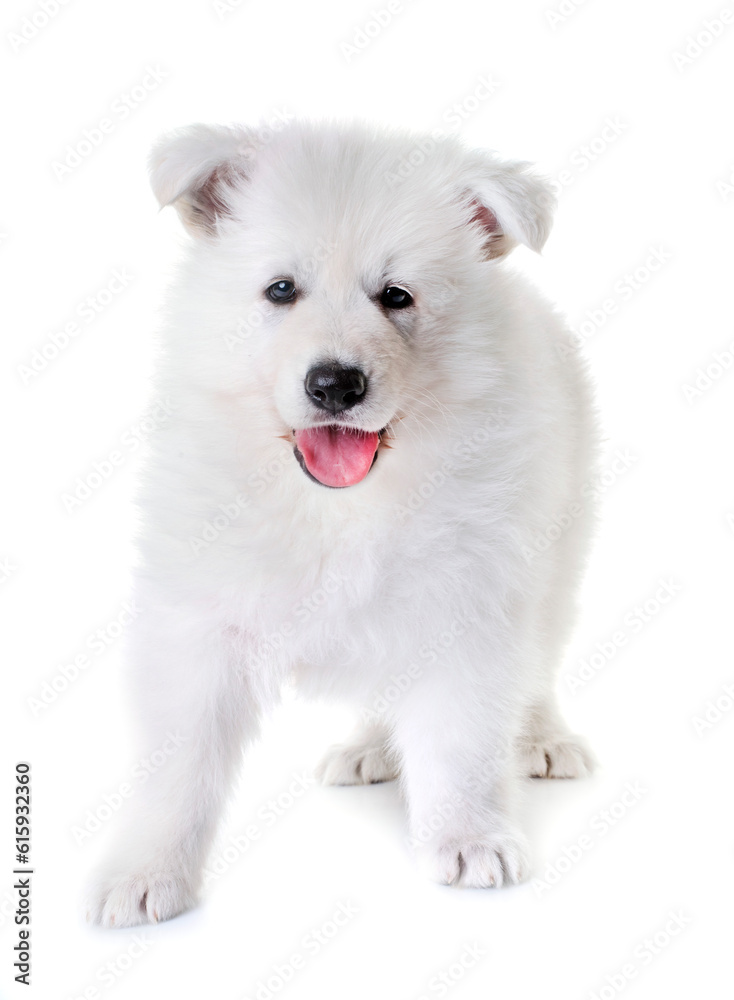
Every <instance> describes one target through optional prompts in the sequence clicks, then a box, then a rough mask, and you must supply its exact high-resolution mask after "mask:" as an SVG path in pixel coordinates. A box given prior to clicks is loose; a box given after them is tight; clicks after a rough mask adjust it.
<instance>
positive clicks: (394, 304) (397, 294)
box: [380, 285, 413, 309]
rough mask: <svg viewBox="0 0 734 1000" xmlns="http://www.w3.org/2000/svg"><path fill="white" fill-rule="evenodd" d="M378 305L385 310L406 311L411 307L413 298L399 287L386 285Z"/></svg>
mask: <svg viewBox="0 0 734 1000" xmlns="http://www.w3.org/2000/svg"><path fill="white" fill-rule="evenodd" d="M380 304H381V305H383V306H384V307H385V308H386V309H406V308H407V307H408V306H412V305H413V296H412V295H411V294H410V292H406V291H405V289H404V288H400V286H399V285H388V286H387V288H385V289H384V290H383V292H382V295H381V296H380Z"/></svg>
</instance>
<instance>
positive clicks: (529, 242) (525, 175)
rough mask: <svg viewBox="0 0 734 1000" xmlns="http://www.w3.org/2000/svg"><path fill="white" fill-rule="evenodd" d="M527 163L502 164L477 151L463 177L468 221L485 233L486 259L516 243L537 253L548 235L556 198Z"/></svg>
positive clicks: (506, 251) (505, 251)
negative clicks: (465, 188) (465, 181)
mask: <svg viewBox="0 0 734 1000" xmlns="http://www.w3.org/2000/svg"><path fill="white" fill-rule="evenodd" d="M530 167H531V164H529V163H521V162H509V163H503V162H502V161H501V160H496V159H494V157H493V156H492V155H491V154H477V155H476V156H475V157H474V159H473V163H472V165H471V171H470V174H469V177H468V178H467V180H468V184H467V190H468V195H469V211H470V221H471V222H474V223H478V224H479V225H480V226H481V228H482V230H483V231H484V233H485V234H486V243H485V255H486V257H487V259H490V258H493V257H502V256H503V255H504V254H506V253H509V251H510V250H512V248H513V247H514V246H516V245H517V244H518V243H522V244H523V245H524V246H526V247H530V249H531V250H535V251H537V252H540V250H542V248H543V244H544V243H545V241H546V239H547V238H548V234H549V232H550V229H551V225H552V221H553V210H554V208H555V204H556V199H555V195H554V194H553V191H552V189H551V186H550V184H549V183H548V182H547V181H545V180H543V179H542V178H541V177H538V176H536V175H534V174H532V173H530V171H529V168H530Z"/></svg>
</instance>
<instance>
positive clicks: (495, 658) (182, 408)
mask: <svg viewBox="0 0 734 1000" xmlns="http://www.w3.org/2000/svg"><path fill="white" fill-rule="evenodd" d="M152 183H153V188H154V191H155V193H156V195H157V197H158V199H159V201H160V203H161V205H162V206H164V205H174V206H175V207H176V209H177V210H178V212H179V214H180V216H181V218H182V220H183V222H184V224H185V225H186V227H187V228H188V229H189V230H190V232H191V235H192V237H193V239H192V240H191V243H190V250H189V252H188V256H187V257H186V259H185V260H184V261H183V264H182V266H181V268H180V275H179V279H178V281H177V283H176V285H175V287H174V289H173V292H172V294H171V296H170V300H169V316H168V322H167V326H166V329H165V331H164V337H163V350H162V358H161V364H160V370H159V373H158V392H159V393H160V395H161V397H163V398H168V400H169V403H170V406H171V408H172V411H173V416H172V418H171V419H170V420H169V421H168V422H167V423H166V424H165V426H164V427H163V428H162V429H161V430H160V431H159V432H158V433H157V435H156V437H155V441H154V443H153V445H152V455H151V457H150V459H149V462H148V466H147V470H146V476H145V480H144V484H143V488H142V495H141V507H142V513H143V528H142V533H141V538H140V547H141V554H142V558H141V568H140V570H139V571H138V577H137V583H136V597H137V601H138V603H139V605H140V606H141V607H142V609H143V613H142V614H141V616H140V618H139V619H138V621H137V623H136V624H135V625H134V626H133V627H134V629H135V631H134V633H133V636H132V640H131V647H132V648H131V662H132V667H133V677H134V682H135V687H136V695H137V700H138V709H139V715H140V720H141V722H142V724H143V728H144V742H145V746H144V751H145V752H146V753H151V752H152V751H154V750H155V749H156V748H157V747H160V746H161V745H163V744H164V743H166V741H167V739H168V738H169V737H168V736H167V734H171V733H175V734H178V737H177V742H178V743H180V746H179V748H178V749H177V751H176V752H175V754H174V755H173V756H171V757H170V759H168V760H167V762H166V763H165V764H164V765H162V766H161V767H160V768H159V769H158V770H157V771H156V772H155V773H154V774H153V775H152V776H151V778H150V780H148V782H147V783H146V784H145V786H143V788H141V790H140V791H139V792H138V793H137V795H136V797H135V799H134V800H131V802H130V816H129V817H128V823H127V826H126V827H125V829H124V830H122V831H121V836H120V843H119V846H118V848H117V850H116V851H115V852H114V853H113V855H112V858H111V861H110V864H109V865H108V866H107V867H106V868H105V869H104V871H103V872H101V873H100V874H99V875H98V876H97V878H96V880H95V883H94V887H93V889H92V892H91V895H90V903H89V907H88V911H89V917H90V919H92V920H95V921H98V922H101V923H102V924H105V925H108V926H110V925H115V926H126V925H131V924H136V923H139V922H142V921H146V920H151V921H154V920H165V919H166V918H169V917H172V916H174V915H175V914H177V913H180V912H181V911H182V910H184V909H186V908H187V907H190V906H192V905H193V903H194V902H195V899H196V895H197V890H198V888H199V883H200V879H201V871H202V867H203V865H204V863H205V860H206V856H207V852H208V850H209V849H210V847H211V844H212V840H213V836H214V834H215V830H216V826H217V822H218V819H219V817H220V814H221V811H222V807H223V805H224V802H225V798H226V796H227V794H228V791H229V789H230V786H231V785H232V782H233V778H234V777H235V774H236V772H237V766H238V761H239V759H240V754H241V752H242V749H243V746H244V745H246V744H247V743H248V742H249V741H251V740H253V739H254V738H255V737H256V736H257V733H258V720H259V718H260V716H261V713H262V711H263V709H264V708H267V707H270V706H271V705H272V704H274V702H275V701H276V699H277V698H278V692H279V689H280V688H281V686H282V683H283V681H284V680H285V679H286V678H289V677H290V678H293V679H294V680H295V683H296V685H297V687H298V689H299V690H300V691H301V692H303V693H305V694H307V695H308V694H314V695H319V696H322V697H323V696H326V697H330V698H334V699H344V700H349V701H351V702H352V703H353V704H354V705H355V707H356V708H357V709H358V710H359V711H360V712H361V716H362V725H361V727H360V728H359V730H358V732H357V733H356V734H355V735H354V738H353V740H352V741H351V742H350V743H348V744H347V745H345V746H338V747H334V748H332V749H331V751H330V752H329V753H328V755H327V757H326V759H325V760H324V762H323V763H322V765H321V776H322V778H323V780H324V781H325V782H327V783H335V784H349V783H359V782H365V783H366V782H375V781H387V780H390V779H392V778H395V777H399V779H400V782H401V787H402V790H403V791H404V794H405V797H406V799H407V803H408V810H409V819H410V825H411V830H412V831H413V836H414V837H415V838H416V839H417V840H418V841H420V843H421V844H422V847H421V848H420V851H419V854H420V856H421V857H422V860H423V862H424V865H425V867H426V870H427V873H428V875H429V876H430V877H431V878H433V879H435V880H436V881H438V882H443V883H449V884H461V885H466V886H499V885H502V884H503V883H512V882H516V881H518V880H519V879H521V878H522V877H523V875H524V874H525V873H526V872H527V867H528V862H527V858H526V845H525V842H524V839H523V836H522V834H521V833H520V832H519V831H518V830H517V829H516V826H515V825H514V821H513V790H514V789H515V788H516V787H517V785H518V783H519V780H520V779H521V778H522V777H523V776H527V775H534V776H537V777H575V776H577V775H582V774H585V773H586V772H587V770H588V769H589V768H590V766H591V760H590V756H589V754H588V752H587V751H586V749H585V748H584V745H583V743H582V742H581V741H580V740H579V739H578V738H576V737H574V736H572V735H571V734H570V733H569V732H568V730H567V728H566V725H565V724H564V722H563V720H562V719H561V718H560V717H559V713H558V710H557V708H556V703H555V695H554V679H553V678H554V672H555V668H556V666H557V662H558V659H559V655H560V653H561V652H562V650H563V647H564V645H565V643H566V641H567V638H568V634H569V628H570V626H571V623H572V618H573V603H574V592H575V589H576V586H577V583H578V578H579V574H580V570H581V568H582V564H583V561H584V554H585V549H586V545H587V542H588V536H589V534H590V530H589V529H590V525H589V518H588V517H587V515H586V512H585V511H583V510H582V505H581V503H580V502H579V500H580V498H581V490H582V486H583V484H584V482H586V481H587V480H588V478H589V475H590V470H591V467H592V463H593V460H594V453H595V450H596V424H595V418H594V413H593V407H592V404H591V401H590V393H589V388H588V385H587V381H586V377H585V374H584V372H583V370H582V367H581V365H580V363H579V359H578V357H577V356H576V355H575V354H573V353H571V354H570V356H566V357H563V356H562V354H563V352H561V351H559V350H558V346H559V344H561V343H565V342H566V340H567V332H566V329H565V328H564V326H563V323H562V322H561V320H560V319H559V318H558V316H556V315H555V314H554V312H553V311H552V309H551V308H550V307H549V306H548V304H547V303H546V302H545V301H544V300H543V299H542V298H541V297H540V296H539V295H538V293H537V292H536V291H535V290H533V288H531V287H529V286H528V284H527V283H526V281H525V280H524V279H523V278H522V277H520V276H519V275H517V274H514V273H512V272H511V271H510V270H508V266H507V263H506V261H505V257H506V255H507V253H508V252H509V251H510V250H511V249H512V247H513V246H514V245H516V244H517V243H522V244H524V245H525V246H527V247H530V248H532V249H533V250H540V249H541V247H542V246H543V243H544V241H545V239H546V236H547V234H548V230H549V227H550V223H551V211H552V197H551V195H550V193H549V189H548V187H547V185H546V184H545V183H544V182H542V181H540V180H539V179H537V178H536V177H534V176H533V175H532V174H531V173H530V172H529V171H528V169H527V165H526V164H522V163H507V162H501V161H500V160H498V159H497V158H495V156H494V155H491V154H488V153H485V152H477V151H468V150H466V149H464V148H463V147H462V146H461V145H460V143H459V142H457V141H456V140H454V139H452V138H447V137H444V138H435V137H428V136H424V135H414V134H409V133H402V132H385V131H379V130H373V129H371V128H369V127H364V126H357V125H341V124H330V125H308V124H302V123H301V124H296V125H290V126H287V127H286V128H285V129H284V130H283V131H282V132H280V133H278V134H275V135H274V136H273V135H270V136H269V137H268V138H267V141H266V139H265V137H264V134H263V133H259V132H258V131H257V130H255V129H248V128H245V127H233V128H226V127H209V126H203V125H196V126H192V127H191V128H188V129H184V130H182V131H180V132H177V133H174V134H173V135H170V136H167V137H166V138H164V139H163V140H162V141H161V142H160V144H159V145H158V146H157V147H156V149H155V150H154V153H153V156H152ZM566 353H568V352H566Z"/></svg>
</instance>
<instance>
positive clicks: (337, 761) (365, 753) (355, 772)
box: [316, 724, 399, 785]
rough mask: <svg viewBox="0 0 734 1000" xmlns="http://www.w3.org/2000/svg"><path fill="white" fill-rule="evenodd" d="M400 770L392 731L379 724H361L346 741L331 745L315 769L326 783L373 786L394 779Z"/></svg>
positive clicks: (318, 776) (319, 777)
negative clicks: (391, 735)
mask: <svg viewBox="0 0 734 1000" xmlns="http://www.w3.org/2000/svg"><path fill="white" fill-rule="evenodd" d="M398 773H399V767H398V760H397V757H396V754H395V752H394V751H393V750H392V749H391V747H390V732H389V730H388V729H387V727H385V726H382V725H378V724H369V725H364V724H363V725H360V726H359V727H358V728H357V729H356V730H355V732H354V733H353V734H352V736H351V738H350V739H349V740H348V741H347V742H346V743H339V744H336V745H335V746H332V747H329V749H328V750H327V751H326V753H325V755H324V757H323V758H322V760H321V762H320V763H319V765H318V767H317V768H316V777H317V778H318V779H319V780H320V781H321V782H322V783H323V784H324V785H370V784H375V783H376V782H380V781H393V779H395V778H397V777H398Z"/></svg>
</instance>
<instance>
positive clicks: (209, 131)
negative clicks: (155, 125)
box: [148, 125, 253, 236]
mask: <svg viewBox="0 0 734 1000" xmlns="http://www.w3.org/2000/svg"><path fill="white" fill-rule="evenodd" d="M252 155H253V143H252V141H251V136H250V133H249V132H248V131H247V129H244V128H237V127H230V126H224V125H191V126H189V127H188V128H182V129H177V130H176V131H174V132H169V133H168V134H167V135H164V136H162V137H161V138H160V139H159V140H158V142H157V143H156V144H155V146H154V147H153V149H152V151H151V154H150V158H149V161H148V166H149V169H150V183H151V186H152V188H153V193H154V194H155V196H156V198H157V199H158V202H159V204H160V206H161V208H165V206H166V205H174V206H175V207H176V209H177V211H178V213H179V215H180V216H181V219H182V221H183V223H184V225H185V226H186V228H187V229H189V230H190V231H191V232H192V233H194V235H197V236H199V235H202V234H209V235H211V234H214V233H215V232H216V228H217V219H219V218H220V217H221V216H224V215H227V214H228V212H229V199H230V196H231V193H232V189H233V188H234V187H235V186H236V184H237V183H239V182H240V181H241V180H242V179H243V178H245V177H246V176H247V174H248V172H249V167H250V162H251V160H252Z"/></svg>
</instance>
